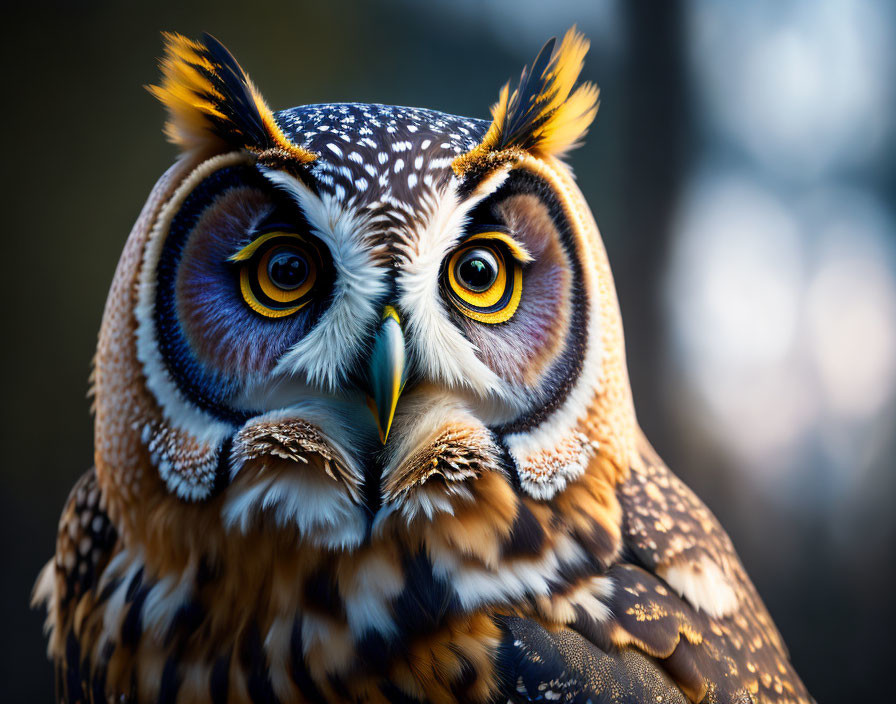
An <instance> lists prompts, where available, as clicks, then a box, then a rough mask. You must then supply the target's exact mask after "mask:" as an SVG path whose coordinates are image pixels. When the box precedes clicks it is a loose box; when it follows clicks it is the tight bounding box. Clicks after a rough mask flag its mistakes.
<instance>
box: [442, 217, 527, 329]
mask: <svg viewBox="0 0 896 704" xmlns="http://www.w3.org/2000/svg"><path fill="white" fill-rule="evenodd" d="M498 234H501V233H495V235H496V236H494V237H489V236H488V234H486V235H480V236H478V237H477V238H476V239H473V240H468V241H467V242H465V243H464V244H463V245H462V246H461V247H459V248H458V249H457V250H456V251H455V252H454V253H453V254H452V255H451V256H450V257H449V258H448V264H447V266H446V270H445V278H446V279H447V284H448V285H447V286H446V289H447V292H448V296H449V298H451V302H452V303H453V304H454V306H455V307H456V308H457V309H458V310H459V311H460V312H461V313H463V314H464V315H466V316H467V317H468V318H471V319H473V320H476V321H478V322H480V323H490V324H495V323H503V322H505V321H507V320H510V317H511V316H512V315H513V314H514V313H515V312H516V309H517V307H518V306H519V304H520V298H521V297H522V294H523V268H522V265H521V263H520V262H519V261H517V260H516V259H514V258H513V257H512V256H511V255H510V254H509V252H508V249H507V247H505V246H502V244H501V241H502V240H503V239H504V238H505V237H506V236H502V237H498V236H497V235H498Z"/></svg>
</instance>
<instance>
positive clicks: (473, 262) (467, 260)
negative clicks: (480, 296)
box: [456, 249, 498, 293]
mask: <svg viewBox="0 0 896 704" xmlns="http://www.w3.org/2000/svg"><path fill="white" fill-rule="evenodd" d="M456 276H457V279H458V281H460V283H461V284H462V285H463V286H464V287H465V288H468V289H469V290H470V291H474V292H476V293H481V292H482V291H487V290H488V289H489V288H491V286H492V284H493V283H495V279H497V278H498V262H497V260H496V259H495V256H494V255H493V254H492V253H491V252H489V251H488V250H487V249H473V250H470V251H469V252H468V253H467V254H465V255H464V256H463V258H461V260H460V262H459V263H458V265H457V273H456Z"/></svg>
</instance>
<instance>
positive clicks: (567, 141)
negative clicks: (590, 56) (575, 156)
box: [453, 27, 600, 175]
mask: <svg viewBox="0 0 896 704" xmlns="http://www.w3.org/2000/svg"><path fill="white" fill-rule="evenodd" d="M555 45H556V39H551V40H550V41H548V43H547V44H545V45H544V47H543V48H542V50H541V51H540V52H539V53H538V56H537V57H536V58H535V61H533V62H532V65H531V67H529V66H527V67H525V68H524V69H523V73H522V75H521V76H520V83H519V86H518V87H517V88H516V90H514V91H513V93H512V94H511V93H510V86H509V84H505V85H504V87H503V88H501V92H500V93H499V95H498V102H497V103H495V105H494V106H493V107H492V124H491V126H490V127H489V129H488V132H486V134H485V137H484V138H483V140H482V142H481V143H480V144H479V145H478V146H476V147H475V148H474V149H473V150H472V151H469V152H467V153H466V154H462V155H461V156H459V157H458V158H457V159H456V160H455V161H454V164H453V168H454V171H455V173H457V174H458V175H462V174H463V173H465V172H467V171H469V170H470V169H472V168H474V166H475V165H477V164H479V163H481V162H482V161H483V160H485V159H486V158H487V157H490V155H495V154H499V153H501V152H512V151H526V152H529V153H530V154H534V155H536V156H542V157H543V156H549V155H551V156H562V155H563V154H565V153H566V152H567V151H569V150H570V149H573V148H574V147H577V146H578V145H579V144H580V142H581V139H582V137H584V136H585V134H586V133H587V132H588V127H589V126H590V125H591V122H592V121H593V120H594V117H595V115H597V108H598V103H599V101H598V96H599V93H600V91H599V90H598V88H597V86H596V85H595V84H593V83H587V82H586V83H582V84H581V85H579V86H578V87H577V88H576V89H575V90H573V88H574V87H575V84H576V81H577V80H578V78H579V74H580V73H581V72H582V66H583V64H584V59H585V54H586V53H587V52H588V46H589V43H588V40H587V39H585V37H584V36H583V35H582V34H581V33H579V32H578V31H577V30H576V28H575V27H573V28H572V29H570V30H569V31H568V32H567V33H566V36H564V37H563V41H562V42H561V44H560V46H559V47H557V48H556V50H555Z"/></svg>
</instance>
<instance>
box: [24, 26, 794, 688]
mask: <svg viewBox="0 0 896 704" xmlns="http://www.w3.org/2000/svg"><path fill="white" fill-rule="evenodd" d="M167 41H168V55H167V57H166V59H165V60H164V62H163V73H164V80H163V83H162V86H161V87H159V88H154V89H153V92H154V93H155V94H156V95H157V96H158V97H159V98H160V99H162V101H163V102H164V103H165V104H166V106H167V107H168V109H169V112H170V115H171V121H170V124H169V128H168V131H169V135H170V136H171V137H172V138H173V139H174V140H175V141H176V142H177V143H178V144H180V145H181V146H182V147H183V148H184V153H183V156H182V157H181V159H180V160H179V161H178V162H177V163H176V164H175V165H174V166H173V167H171V169H169V171H168V172H167V173H166V174H165V175H164V176H163V177H162V178H161V180H160V181H159V183H158V184H157V185H156V187H155V189H154V190H153V192H152V194H151V195H150V197H149V200H148V201H147V204H146V206H145V207H144V210H143V213H142V214H141V216H140V218H139V219H138V221H137V224H136V225H135V227H134V230H133V231H132V233H131V236H130V238H129V239H128V242H127V244H126V245H125V250H124V253H123V254H122V257H121V260H120V263H119V267H118V270H117V272H116V275H115V279H114V281H113V284H112V288H111V291H110V294H109V299H108V303H107V306H106V311H105V315H104V319H103V326H102V329H101V332H100V341H99V347H98V352H97V361H96V435H95V446H96V469H95V470H91V471H90V472H88V474H86V475H85V476H84V477H83V478H82V479H81V480H80V481H79V482H78V484H77V485H76V487H75V489H74V490H73V493H72V495H71V497H70V499H69V502H68V504H67V506H66V508H65V510H64V512H63V518H62V521H61V524H60V532H59V541H58V544H57V551H56V557H55V558H54V559H53V560H51V561H50V563H48V565H47V567H46V568H45V569H44V571H43V572H42V574H41V577H40V579H39V582H38V585H37V587H36V594H35V596H36V599H37V600H38V601H46V603H47V607H48V627H49V632H50V643H49V652H50V655H51V657H52V658H53V659H54V661H55V663H56V668H57V692H58V694H57V698H58V699H59V700H60V701H64V702H77V701H94V702H96V701H107V700H114V701H127V702H156V701H161V702H179V703H184V702H207V701H211V702H216V703H217V702H232V703H238V702H283V703H285V702H301V701H306V702H318V701H333V702H342V701H357V702H367V701H369V702H423V701H428V702H498V701H502V702H503V701H513V702H525V701H567V702H585V701H592V702H648V701H650V702H655V701H668V702H685V701H693V702H700V701H702V702H749V701H754V702H808V701H810V699H809V696H808V694H807V693H806V691H805V689H804V687H803V685H802V684H801V683H800V681H799V678H798V677H797V675H796V674H795V673H794V672H793V669H792V667H791V665H790V663H789V660H788V657H787V654H786V650H785V648H784V645H783V643H782V641H781V638H780V635H779V634H778V632H777V630H776V629H775V626H774V624H773V623H772V621H771V619H770V617H769V616H768V614H767V612H766V611H765V609H764V607H763V605H762V602H761V601H760V599H759V597H758V596H757V594H756V592H755V590H754V589H753V587H752V585H751V584H750V582H749V579H748V578H747V577H746V575H745V573H744V571H743V568H742V567H741V565H740V562H739V560H738V558H737V556H736V554H735V552H734V550H733V548H732V546H731V543H730V541H729V540H728V538H727V536H726V535H725V533H724V531H723V530H722V529H721V527H720V526H719V524H718V523H717V522H716V520H715V519H714V518H713V516H712V515H711V514H710V512H709V511H708V510H707V509H706V507H705V506H703V504H702V503H701V502H700V501H699V500H698V499H697V498H696V497H694V495H693V494H692V493H691V492H690V491H689V490H688V489H687V488H686V487H685V486H684V485H683V484H681V482H680V481H679V480H677V479H676V478H675V477H674V476H673V475H672V474H671V473H670V472H669V470H668V469H666V468H665V466H664V465H663V463H662V462H661V461H660V460H659V459H658V458H657V457H656V455H655V454H654V452H653V451H652V449H651V448H650V446H649V445H648V443H647V441H646V440H645V439H644V438H643V436H642V435H641V433H640V430H639V429H638V425H637V421H636V418H635V414H634V410H633V406H632V400H631V392H630V388H629V383H628V377H627V372H626V367H625V355H624V345H623V337H622V324H621V320H620V316H619V309H618V305H617V302H616V297H615V291H614V287H613V281H612V276H611V274H610V269H609V265H608V262H607V259H606V254H605V252H604V249H603V245H602V243H601V240H600V236H599V234H598V231H597V228H596V225H595V224H594V220H593V218H592V216H591V213H590V210H589V209H588V206H587V204H586V203H585V200H584V198H583V196H582V194H581V193H580V191H579V190H578V188H577V187H576V185H575V183H574V181H573V177H572V175H571V172H570V171H569V169H568V167H566V166H565V165H564V164H563V163H562V162H560V161H559V160H558V156H559V155H560V154H562V153H563V152H564V151H565V150H566V149H568V148H569V147H570V146H572V145H574V144H575V143H576V142H577V141H578V140H579V139H580V138H581V136H582V135H583V134H584V132H585V130H586V129H587V127H588V125H589V124H590V122H591V119H593V117H594V113H595V112H596V108H597V103H596V101H597V91H596V89H595V88H592V87H590V86H584V87H580V88H578V89H575V87H574V84H575V81H576V79H577V77H578V73H579V70H580V68H581V61H582V57H583V56H584V52H585V50H586V49H587V44H586V43H585V42H584V40H583V39H581V37H580V36H579V35H577V34H576V33H575V32H570V33H569V34H568V35H567V36H566V38H565V39H564V40H563V42H562V43H561V45H560V46H559V47H558V48H557V49H556V51H554V50H553V45H549V46H548V47H547V48H546V50H545V51H544V52H543V53H542V54H541V55H540V56H539V58H538V59H537V60H536V62H535V63H534V64H533V67H532V68H531V69H530V70H529V71H528V72H526V73H524V75H523V79H522V80H521V85H520V86H519V88H518V89H517V90H516V92H514V93H513V94H511V93H510V91H509V90H507V89H505V90H504V91H503V92H502V94H501V98H500V100H499V103H498V105H497V106H496V108H495V110H494V111H493V117H494V120H493V122H492V123H491V124H489V123H485V122H483V121H478V120H468V119H465V118H458V117H454V116H449V115H444V114H442V113H436V112H433V111H428V110H421V109H412V108H397V107H392V106H377V105H366V104H337V105H321V106H306V107H302V108H294V109H292V110H286V111H282V112H278V113H273V112H271V111H270V110H269V109H268V108H267V107H266V105H265V104H264V101H263V100H262V98H261V96H260V93H259V92H258V91H257V89H256V88H255V87H254V86H253V85H252V84H250V83H249V82H248V78H247V77H246V75H245V73H244V72H243V71H242V69H240V68H239V66H238V65H237V64H236V62H235V61H234V60H233V59H232V57H231V56H230V55H229V54H228V53H227V52H226V50H224V49H223V47H221V46H220V44H218V43H217V42H215V41H214V40H212V39H211V38H206V39H205V40H204V41H203V42H191V41H189V40H186V39H184V38H182V37H179V36H175V35H172V36H169V37H168V38H167ZM272 262H274V264H272ZM465 262H466V263H467V264H465ZM470 262H472V263H470ZM464 266H466V267H467V268H463V267H464ZM492 275H493V276H492ZM480 284H481V285H480ZM371 410H372V411H373V413H372V414H371V412H370V411H371Z"/></svg>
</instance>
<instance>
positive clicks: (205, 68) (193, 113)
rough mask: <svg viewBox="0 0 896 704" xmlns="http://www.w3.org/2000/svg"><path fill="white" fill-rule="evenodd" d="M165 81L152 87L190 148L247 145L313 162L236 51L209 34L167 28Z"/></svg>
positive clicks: (173, 136) (170, 131)
mask: <svg viewBox="0 0 896 704" xmlns="http://www.w3.org/2000/svg"><path fill="white" fill-rule="evenodd" d="M162 36H163V37H164V39H165V56H164V58H163V59H162V60H161V68H162V81H161V85H158V86H148V89H149V92H150V93H152V94H153V95H154V96H155V97H156V98H158V99H159V100H160V101H161V102H162V103H163V104H164V105H165V107H166V108H168V122H167V124H166V125H165V133H166V134H167V135H168V138H169V139H170V140H171V141H172V142H174V143H175V144H177V145H179V146H180V147H181V148H183V149H184V150H194V149H205V148H211V149H227V148H237V149H247V150H249V151H251V152H255V153H257V154H261V153H271V152H273V153H274V154H276V156H277V157H279V158H280V159H281V160H282V159H288V160H295V161H298V162H300V163H310V162H311V161H313V160H314V159H316V158H317V156H316V155H315V154H312V153H311V152H309V151H307V150H305V149H302V148H301V147H299V146H298V145H295V144H293V143H292V142H291V141H290V140H289V139H288V138H287V137H286V135H285V134H284V133H283V130H281V129H280V126H279V125H278V124H277V122H276V120H275V119H274V114H273V113H272V112H271V109H270V108H269V107H268V106H267V103H265V101H264V98H262V97H261V93H259V92H258V89H257V88H256V87H255V85H254V84H253V83H252V81H250V80H249V76H248V75H246V72H245V71H243V69H242V68H241V67H240V65H239V64H238V63H237V61H236V59H234V58H233V56H232V55H231V53H230V52H229V51H227V49H226V48H224V45H223V44H221V43H220V42H219V41H218V40H217V39H215V38H214V37H212V36H210V35H208V34H206V35H204V36H203V38H202V41H201V42H197V41H193V40H192V39H188V38H187V37H184V36H183V35H180V34H175V33H169V32H165V33H163V34H162Z"/></svg>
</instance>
